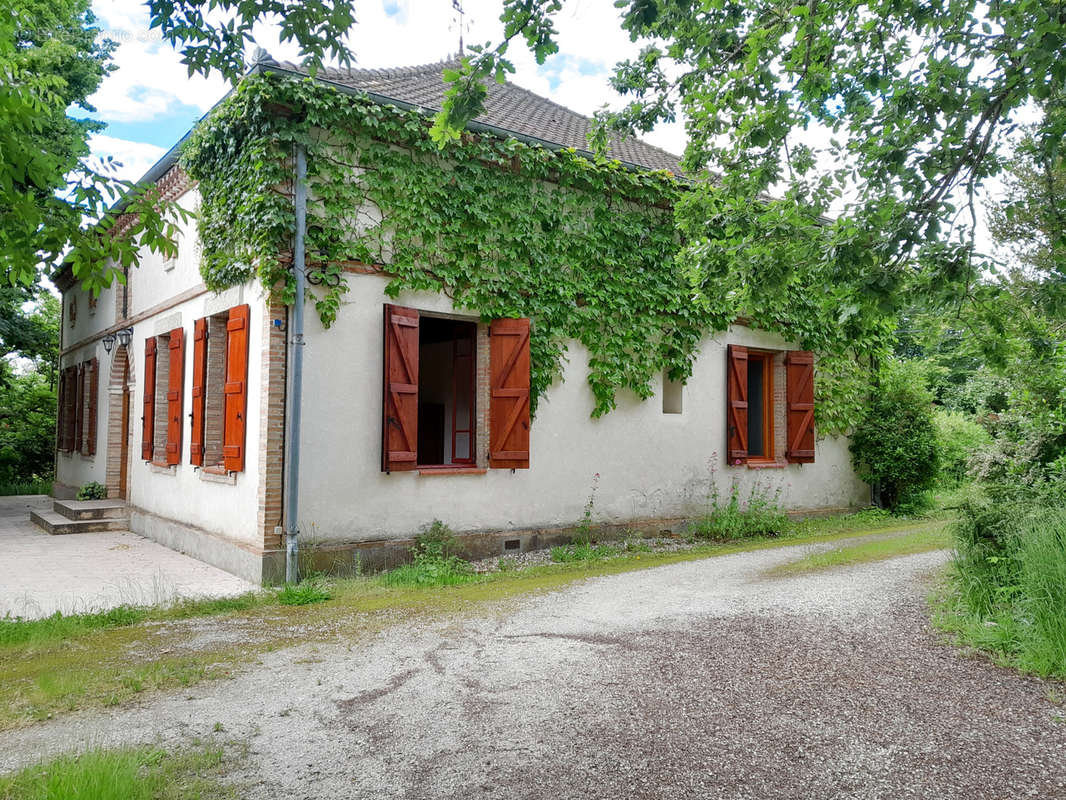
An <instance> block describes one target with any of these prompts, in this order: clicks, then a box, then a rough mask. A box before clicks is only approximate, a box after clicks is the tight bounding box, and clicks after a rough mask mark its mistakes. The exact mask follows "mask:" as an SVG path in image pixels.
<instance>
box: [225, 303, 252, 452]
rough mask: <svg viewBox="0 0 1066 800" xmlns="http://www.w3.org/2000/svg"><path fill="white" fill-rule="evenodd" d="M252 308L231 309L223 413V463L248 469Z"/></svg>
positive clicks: (227, 327) (227, 339)
mask: <svg viewBox="0 0 1066 800" xmlns="http://www.w3.org/2000/svg"><path fill="white" fill-rule="evenodd" d="M250 321H251V310H250V309H249V307H248V306H247V305H243V306H234V307H233V308H231V309H230V310H229V320H228V321H227V322H226V385H225V387H224V389H223V395H224V397H225V410H224V411H223V416H222V466H223V467H225V468H226V469H227V470H229V471H230V472H243V471H244V438H245V427H246V419H245V417H246V416H247V412H248V333H249V330H248V329H249V325H250Z"/></svg>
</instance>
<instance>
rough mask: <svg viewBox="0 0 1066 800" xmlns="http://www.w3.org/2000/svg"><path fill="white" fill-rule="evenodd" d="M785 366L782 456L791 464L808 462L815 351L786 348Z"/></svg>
mask: <svg viewBox="0 0 1066 800" xmlns="http://www.w3.org/2000/svg"><path fill="white" fill-rule="evenodd" d="M785 369H786V376H785V378H786V396H787V399H788V450H787V451H786V453H785V456H786V458H788V460H789V461H791V462H794V463H800V464H810V463H812V462H813V461H814V354H813V353H811V352H810V351H808V350H789V351H788V355H786V356H785Z"/></svg>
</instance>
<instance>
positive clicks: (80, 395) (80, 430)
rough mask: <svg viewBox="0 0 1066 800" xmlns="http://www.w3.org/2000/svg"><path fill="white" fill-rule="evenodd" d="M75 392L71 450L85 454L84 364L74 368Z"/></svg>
mask: <svg viewBox="0 0 1066 800" xmlns="http://www.w3.org/2000/svg"><path fill="white" fill-rule="evenodd" d="M74 370H75V372H74V376H75V378H74V379H75V380H76V381H77V383H76V387H77V389H76V391H75V393H74V397H75V400H74V403H75V405H74V443H73V447H72V448H71V449H72V450H77V451H78V452H79V453H84V452H85V364H78V366H77V367H75V368H74Z"/></svg>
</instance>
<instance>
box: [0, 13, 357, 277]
mask: <svg viewBox="0 0 1066 800" xmlns="http://www.w3.org/2000/svg"><path fill="white" fill-rule="evenodd" d="M89 5H90V3H89V0H14V1H13V3H11V4H9V6H8V8H7V10H5V13H3V14H0V269H2V271H3V276H4V279H5V281H6V282H7V283H10V284H14V283H23V284H32V283H33V282H34V280H35V278H36V276H37V275H38V272H39V270H40V268H41V265H42V264H43V265H56V264H58V263H59V262H60V261H61V260H63V259H66V260H67V261H68V262H69V263H70V264H71V266H72V268H73V271H74V275H75V276H76V277H77V278H79V279H81V280H82V281H83V283H84V285H86V286H87V287H88V288H90V289H91V288H96V287H100V286H103V285H107V284H109V283H110V282H111V281H112V280H114V279H115V277H116V276H117V275H119V274H121V268H122V267H125V266H129V265H132V264H134V263H135V262H136V257H137V252H138V250H139V248H140V247H141V246H148V247H150V248H152V249H153V250H157V251H161V252H172V250H173V247H174V240H173V236H174V233H175V227H174V222H175V218H174V215H175V214H177V213H178V211H177V209H176V208H175V207H173V206H167V205H165V204H162V203H160V202H159V200H158V198H157V197H156V196H155V195H154V194H153V191H152V187H148V186H136V185H135V184H133V183H130V182H128V181H122V180H118V179H117V178H116V177H115V175H114V165H112V164H108V163H103V164H94V163H90V161H89V146H88V137H89V135H90V134H91V133H93V132H94V131H98V130H100V129H102V128H103V125H101V124H100V123H98V122H93V121H90V120H86V119H79V118H77V117H76V116H74V115H72V113H71V112H73V114H77V113H80V112H87V111H91V110H92V107H91V105H90V104H89V98H90V97H91V96H92V94H93V93H94V92H95V91H96V89H97V88H98V87H99V85H100V83H101V81H103V80H105V79H106V76H107V74H108V72H110V71H111V69H112V68H113V67H112V64H111V54H112V51H113V49H114V44H113V43H111V42H109V41H107V40H106V39H101V38H99V34H100V31H99V29H98V28H97V27H95V24H94V23H95V19H94V17H93V14H92V12H91V11H90V9H89ZM148 8H149V12H150V16H151V24H152V26H153V27H157V28H159V29H160V30H161V32H162V34H163V36H164V38H165V39H166V40H168V41H170V42H171V43H173V44H174V45H175V46H176V47H177V48H178V49H179V50H180V51H181V52H182V54H183V60H184V62H185V63H186V64H187V65H188V67H189V73H190V74H193V73H201V74H206V73H208V72H211V71H212V70H218V71H220V72H222V73H223V74H224V75H226V76H227V77H230V78H236V77H237V76H239V75H240V73H241V71H242V70H243V63H244V62H243V56H244V50H245V48H246V46H247V45H248V44H249V43H250V42H251V41H252V38H251V36H252V26H253V25H254V24H255V23H256V22H257V21H258V20H261V19H275V20H278V21H279V24H280V30H281V38H282V39H283V40H285V41H295V42H297V43H298V44H299V45H300V47H301V49H302V51H303V53H304V55H305V56H306V58H307V60H308V63H309V64H311V65H312V67H313V66H315V65H317V64H318V63H320V62H321V61H322V59H323V58H327V57H329V58H333V59H334V60H339V61H344V60H346V59H347V51H346V50H345V49H344V47H343V45H342V44H341V42H342V39H343V36H344V34H345V33H346V32H347V31H348V29H349V28H350V27H351V25H352V24H353V23H354V21H355V19H354V16H353V13H352V3H351V2H350V1H349V0H323V1H321V2H300V1H299V0H152V2H150V3H148ZM120 197H121V198H122V208H121V209H117V210H116V211H113V210H112V204H113V203H115V201H116V200H118V199H119V198H120ZM117 211H123V212H125V213H126V214H127V215H128V216H127V217H126V218H125V219H124V221H123V224H121V225H116V213H117ZM109 264H110V265H113V266H115V267H119V269H118V270H115V269H113V268H109V267H108V265H109Z"/></svg>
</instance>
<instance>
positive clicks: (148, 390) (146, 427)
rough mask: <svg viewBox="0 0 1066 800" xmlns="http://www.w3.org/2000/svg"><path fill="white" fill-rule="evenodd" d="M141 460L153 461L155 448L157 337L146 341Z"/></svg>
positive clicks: (151, 337) (150, 337)
mask: <svg viewBox="0 0 1066 800" xmlns="http://www.w3.org/2000/svg"><path fill="white" fill-rule="evenodd" d="M141 413H142V416H141V458H142V459H144V460H145V461H151V460H152V450H153V449H154V447H155V441H154V437H153V435H152V434H153V433H154V431H155V337H154V336H149V337H148V338H147V339H145V340H144V409H143V411H142V412H141Z"/></svg>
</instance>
